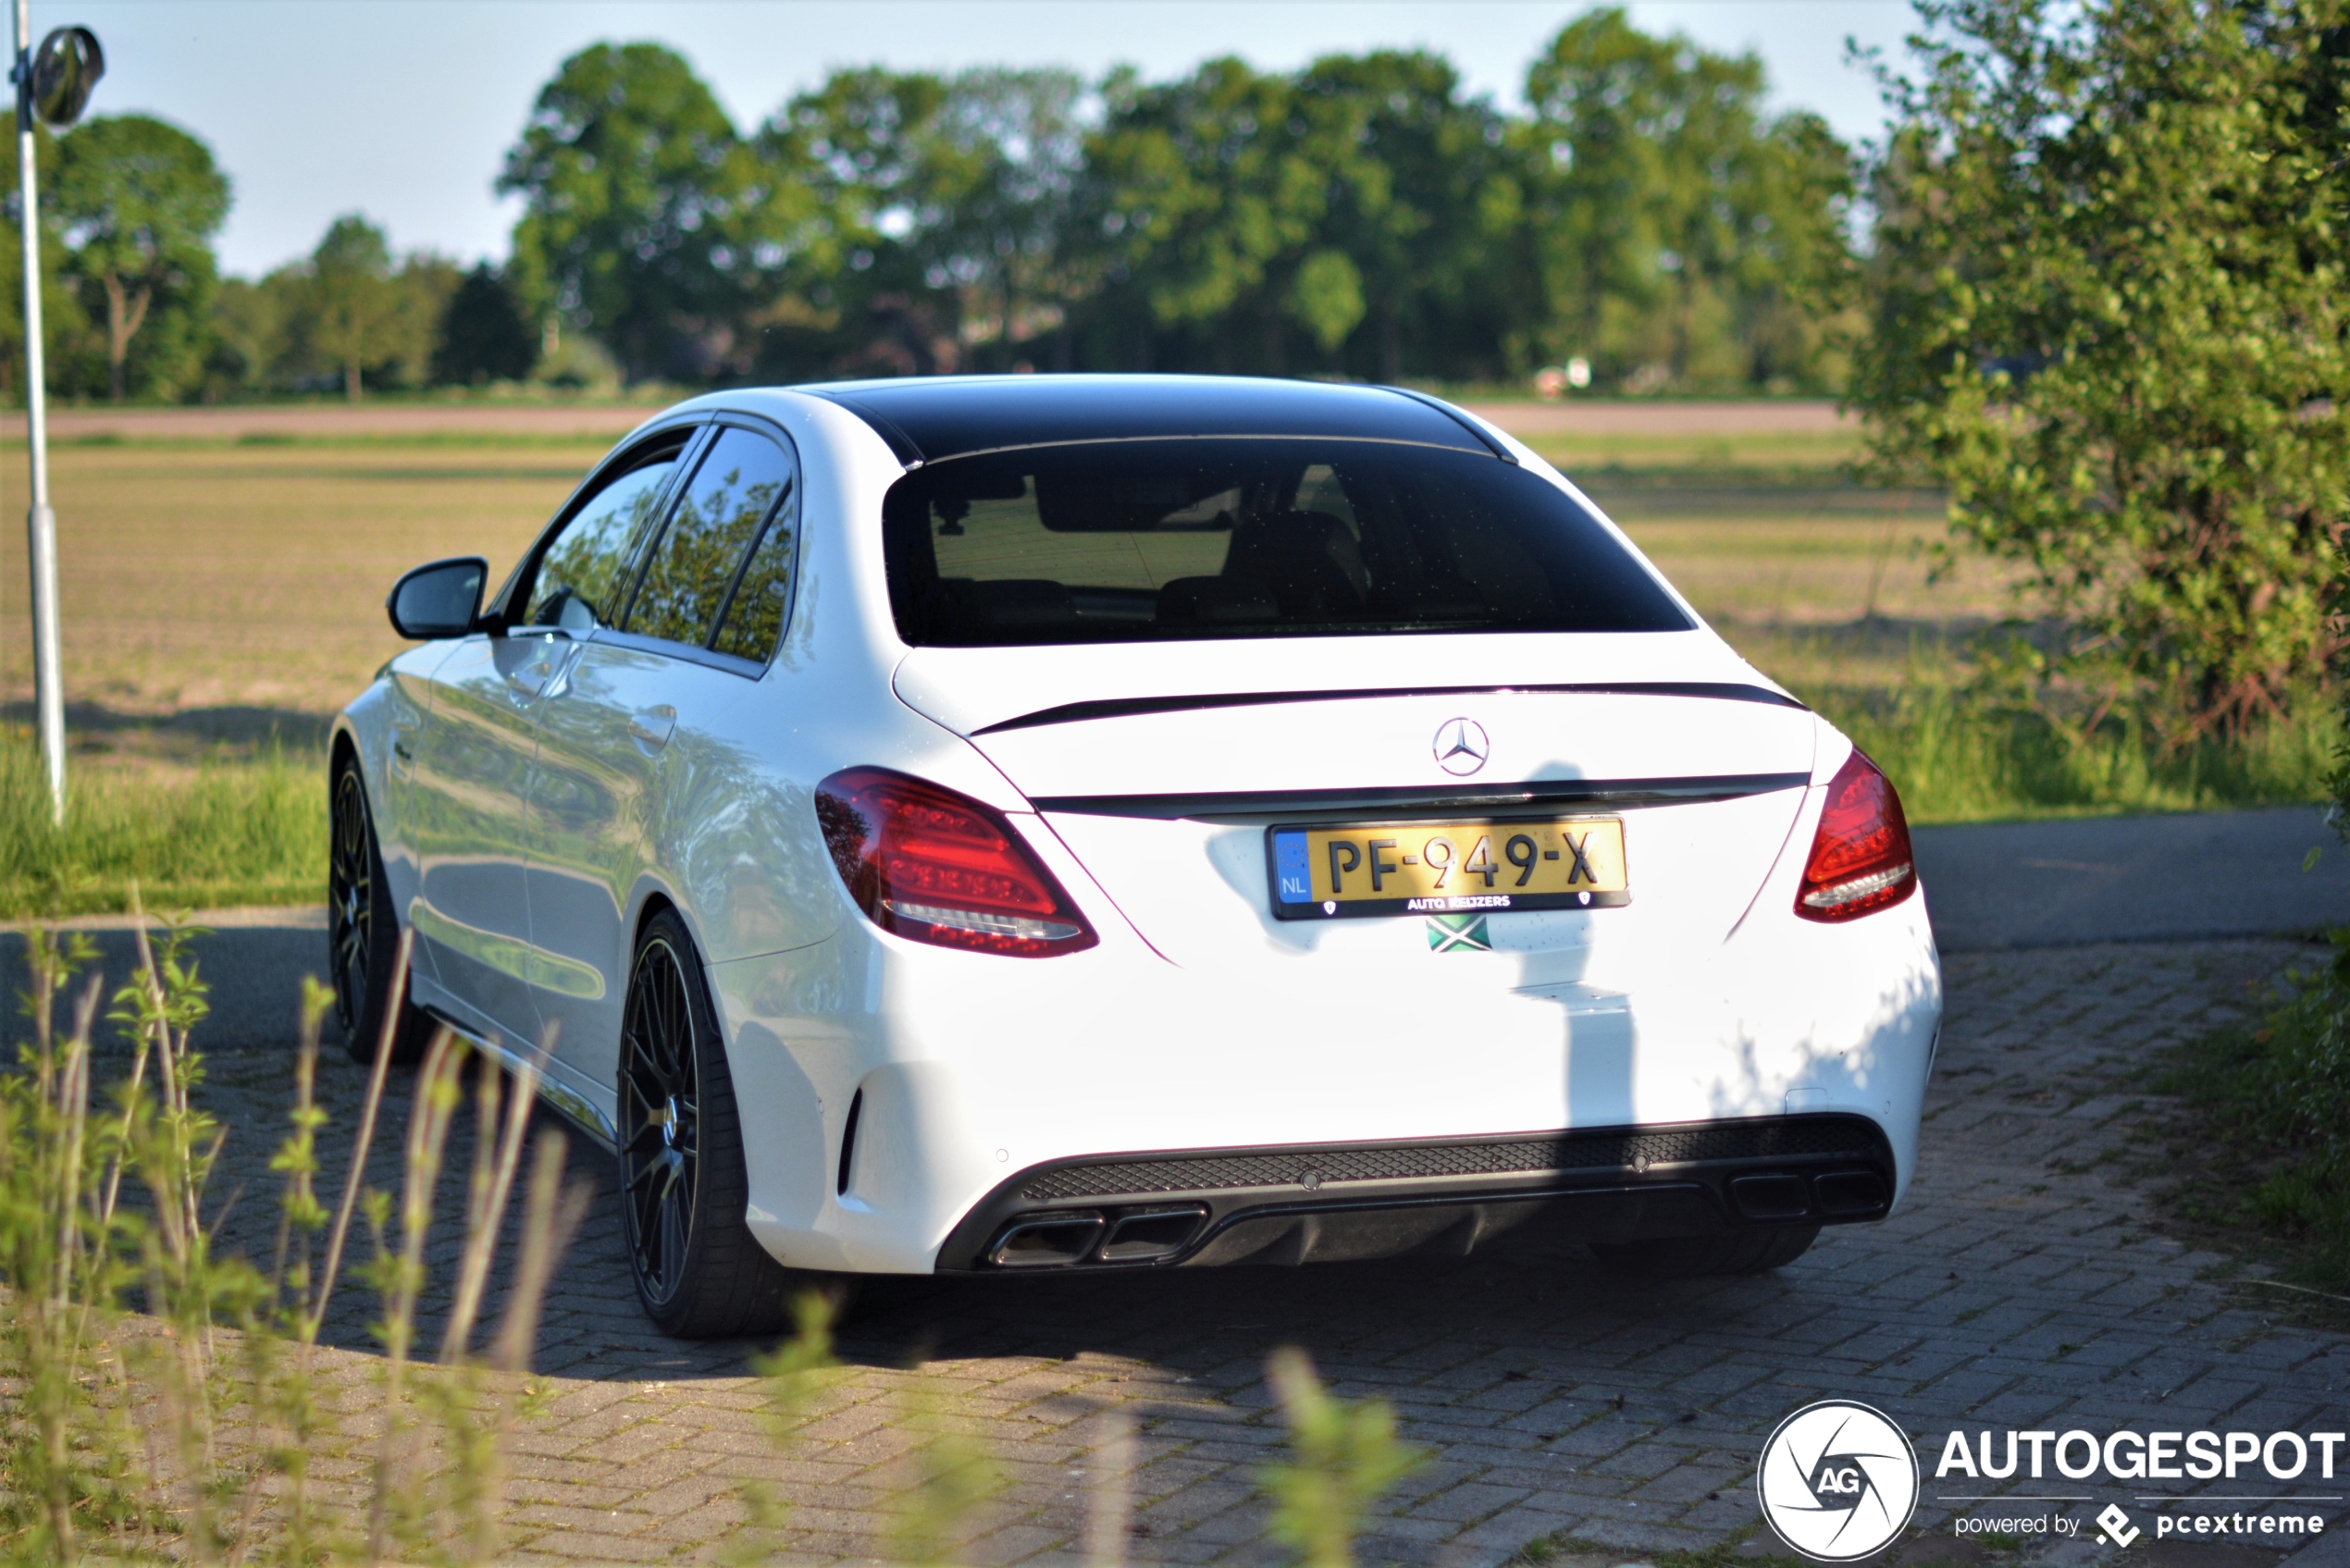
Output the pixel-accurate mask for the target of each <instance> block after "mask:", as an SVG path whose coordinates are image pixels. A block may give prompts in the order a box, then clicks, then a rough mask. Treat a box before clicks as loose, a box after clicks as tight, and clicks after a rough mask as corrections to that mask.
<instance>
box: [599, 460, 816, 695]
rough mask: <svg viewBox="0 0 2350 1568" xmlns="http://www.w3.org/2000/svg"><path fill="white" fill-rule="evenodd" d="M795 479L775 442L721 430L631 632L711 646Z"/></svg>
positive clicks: (677, 516) (672, 526)
mask: <svg viewBox="0 0 2350 1568" xmlns="http://www.w3.org/2000/svg"><path fill="white" fill-rule="evenodd" d="M791 482H792V465H791V459H790V458H789V457H788V456H786V455H785V452H784V450H783V449H782V448H781V447H779V446H777V445H776V444H775V443H774V442H773V441H771V440H769V439H768V438H766V437H764V436H760V435H755V434H753V433H752V432H751V431H748V430H743V429H738V428H736V427H733V426H728V427H727V428H725V429H724V430H721V431H720V432H719V435H718V439H717V440H716V441H714V442H712V443H711V448H710V452H709V455H708V456H706V457H704V458H703V459H702V461H701V466H700V467H699V468H698V469H696V470H695V471H694V477H693V481H692V483H691V484H689V485H688V486H687V487H686V493H685V495H684V496H683V497H681V498H680V499H679V500H678V502H677V505H676V508H675V510H674V511H673V512H671V514H670V518H669V526H668V528H667V529H666V530H665V531H664V532H663V533H662V537H661V542H660V544H659V545H657V546H656V547H654V551H653V559H652V564H651V565H650V566H649V567H648V568H647V569H646V572H645V582H644V586H642V587H641V588H639V589H638V590H637V599H636V602H635V603H634V605H632V606H631V608H630V609H629V611H628V624H627V627H626V629H627V630H629V631H631V632H635V633H637V634H639V635H640V636H649V637H660V638H662V639H663V640H664V641H668V642H678V643H686V644H690V645H692V646H694V647H697V648H699V647H701V646H703V645H704V644H705V643H706V642H707V640H708V639H709V637H710V634H711V627H712V625H713V623H715V622H716V620H717V618H718V612H719V611H720V610H721V609H722V608H724V605H725V602H726V596H727V593H728V590H729V589H731V588H732V587H733V586H735V579H736V575H737V574H738V573H739V571H740V569H741V567H742V565H743V561H744V557H745V555H746V554H747V553H748V551H749V549H750V548H751V546H752V545H753V544H754V543H755V542H756V541H757V540H758V539H759V537H760V528H761V525H762V524H764V523H765V522H766V521H767V517H768V514H769V513H770V512H774V511H775V510H776V509H777V506H778V504H779V503H781V502H782V501H783V500H784V499H785V496H786V494H787V493H788V492H789V491H790V489H791ZM729 651H732V650H731V649H730V650H729Z"/></svg>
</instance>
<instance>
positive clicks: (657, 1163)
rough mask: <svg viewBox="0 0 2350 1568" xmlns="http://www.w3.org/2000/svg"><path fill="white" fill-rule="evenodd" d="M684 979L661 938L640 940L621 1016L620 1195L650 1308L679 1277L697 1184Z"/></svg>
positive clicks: (697, 1115) (696, 1104)
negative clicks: (623, 1133)
mask: <svg viewBox="0 0 2350 1568" xmlns="http://www.w3.org/2000/svg"><path fill="white" fill-rule="evenodd" d="M694 1033H695V1031H694V1008H693V1004H692V1000H691V998H690V997H689V996H688V995H687V994H686V971H685V966H684V965H683V964H682V963H680V962H679V961H678V957H677V950H676V949H675V948H674V947H673V946H671V945H669V942H668V941H667V940H666V938H664V937H658V936H656V937H654V938H652V939H650V940H649V941H647V942H646V943H645V945H644V946H643V947H642V948H641V949H639V950H638V952H637V969H636V972H635V973H634V974H633V975H631V976H630V977H629V982H628V1006H627V1011H626V1014H625V1018H624V1019H623V1021H622V1024H621V1036H620V1038H621V1052H622V1061H621V1072H620V1115H621V1126H622V1127H623V1128H625V1129H626V1130H627V1141H626V1142H625V1143H623V1144H622V1145H621V1151H620V1167H621V1181H622V1189H621V1191H622V1202H623V1203H624V1204H625V1206H626V1211H627V1220H628V1246H629V1251H630V1253H631V1254H632V1255H633V1257H634V1260H635V1263H636V1266H637V1282H638V1284H639V1286H640V1287H641V1288H642V1289H643V1290H644V1292H645V1296H646V1298H647V1302H648V1303H649V1304H651V1305H654V1306H656V1307H660V1306H665V1305H667V1304H668V1303H670V1302H672V1301H673V1300H674V1299H675V1297H676V1295H677V1290H678V1287H679V1286H680V1285H681V1284H683V1283H684V1281H685V1278H686V1249H687V1247H688V1246H689V1244H690V1243H691V1242H692V1240H693V1228H694V1207H695V1205H694V1198H695V1195H696V1193H697V1191H699V1188H700V1183H701V1075H700V1073H699V1071H698V1070H697V1067H696V1063H695V1060H694V1057H695V1050H694Z"/></svg>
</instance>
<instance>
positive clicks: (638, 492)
mask: <svg viewBox="0 0 2350 1568" xmlns="http://www.w3.org/2000/svg"><path fill="white" fill-rule="evenodd" d="M677 457H678V454H677V453H676V452H674V451H670V452H664V453H662V454H661V455H660V456H658V457H655V458H653V459H651V460H650V461H648V462H646V463H640V464H638V465H637V467H634V468H631V469H630V470H628V471H627V472H626V473H625V474H623V475H620V476H619V477H618V478H616V479H614V480H612V482H611V483H610V484H608V485H606V486H605V487H604V488H602V489H600V490H599V491H597V492H596V493H595V494H594V495H593V496H591V497H589V498H588V500H587V503H586V504H585V505H583V506H582V507H580V509H579V510H578V511H577V512H575V513H574V514H573V516H572V519H571V521H570V522H568V523H566V524H564V525H563V531H562V532H561V533H559V534H557V535H556V536H555V537H554V538H553V539H552V540H551V541H550V543H549V544H548V546H547V549H546V552H545V553H544V554H542V555H541V556H540V557H539V558H538V580H537V581H536V582H534V583H533V584H532V585H531V588H530V604H529V608H528V609H527V610H526V611H524V613H523V622H524V623H525V624H526V625H532V626H560V627H562V628H563V629H564V630H565V631H571V632H585V631H590V630H592V629H594V628H595V627H598V626H610V625H612V624H613V623H615V620H616V618H617V617H618V616H619V614H620V609H621V605H620V600H621V598H622V596H623V595H625V593H626V592H627V591H628V568H629V565H630V563H631V562H634V561H635V560H636V559H637V547H638V546H639V545H641V544H642V543H643V542H644V539H645V536H646V535H647V534H648V533H649V532H650V531H651V529H652V525H653V522H654V519H655V517H656V516H657V515H658V513H657V512H656V510H655V509H656V506H657V504H658V503H659V501H660V500H661V492H662V487H663V486H664V485H666V484H667V483H668V480H669V476H670V474H671V472H672V471H673V470H674V469H675V468H676V466H677Z"/></svg>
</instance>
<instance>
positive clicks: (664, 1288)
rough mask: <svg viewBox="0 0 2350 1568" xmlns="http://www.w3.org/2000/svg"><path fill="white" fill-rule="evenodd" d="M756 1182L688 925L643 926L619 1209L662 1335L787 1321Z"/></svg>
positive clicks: (626, 1077) (628, 1010) (624, 1030)
mask: <svg viewBox="0 0 2350 1568" xmlns="http://www.w3.org/2000/svg"><path fill="white" fill-rule="evenodd" d="M749 1199H750V1182H749V1178H748V1175H747V1174H746V1172H745V1170H744V1167H743V1140H742V1123H741V1121H740V1119H739V1118H738V1117H737V1116H736V1109H735V1086H734V1079H733V1077H732V1075H731V1074H730V1073H729V1072H728V1071H727V1068H726V1048H725V1044H724V1041H723V1040H722V1039H721V1038H720V1036H719V1032H718V1015H717V1012H716V1009H714V1008H713V1007H712V1006H711V1001H710V992H709V988H708V987H707V986H706V985H705V984H704V983H703V981H702V974H701V965H700V962H699V960H698V959H697V958H696V957H694V948H693V942H692V939H691V938H690V937H688V936H687V935H686V926H685V922H684V921H683V920H679V919H678V918H677V915H676V913H675V912H674V910H668V909H663V910H662V911H661V912H660V913H659V914H657V915H655V916H654V917H653V918H652V919H651V920H649V921H647V922H646V925H645V932H644V934H643V936H641V937H640V938H638V939H637V958H636V962H635V964H634V965H632V966H631V968H630V971H629V978H628V1001H627V1006H626V1007H625V1009H624V1011H623V1015H622V1021H621V1031H620V1203H621V1216H622V1221H623V1223H624V1225H625V1228H626V1230H627V1236H628V1260H629V1265H630V1271H631V1272H632V1273H633V1274H634V1275H635V1276H636V1278H637V1300H638V1301H640V1302H641V1303H644V1308H645V1314H646V1315H647V1316H649V1317H650V1318H651V1319H652V1320H653V1323H654V1325H655V1326H656V1327H659V1328H660V1329H661V1331H662V1333H664V1334H670V1335H674V1336H675V1337H676V1338H678V1339H681V1340H717V1339H726V1338H730V1337H732V1336H735V1335H738V1334H758V1333H767V1332H771V1331H773V1330H774V1329H776V1328H779V1327H782V1326H783V1323H784V1320H785V1314H786V1311H787V1309H788V1306H789V1299H790V1293H791V1289H792V1286H793V1283H794V1276H793V1272H792V1271H790V1270H787V1269H785V1267H784V1266H782V1265H781V1264H779V1263H777V1262H776V1261H775V1260H774V1259H773V1258H772V1257H770V1256H769V1255H768V1254H767V1250H766V1249H765V1248H763V1247H761V1245H760V1244H759V1242H758V1241H757V1240H756V1239H755V1238H754V1237H753V1236H752V1235H751V1233H750V1228H749V1227H748V1225H746V1224H745V1223H744V1219H743V1211H744V1209H745V1208H746V1207H747V1206H748V1203H749Z"/></svg>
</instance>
